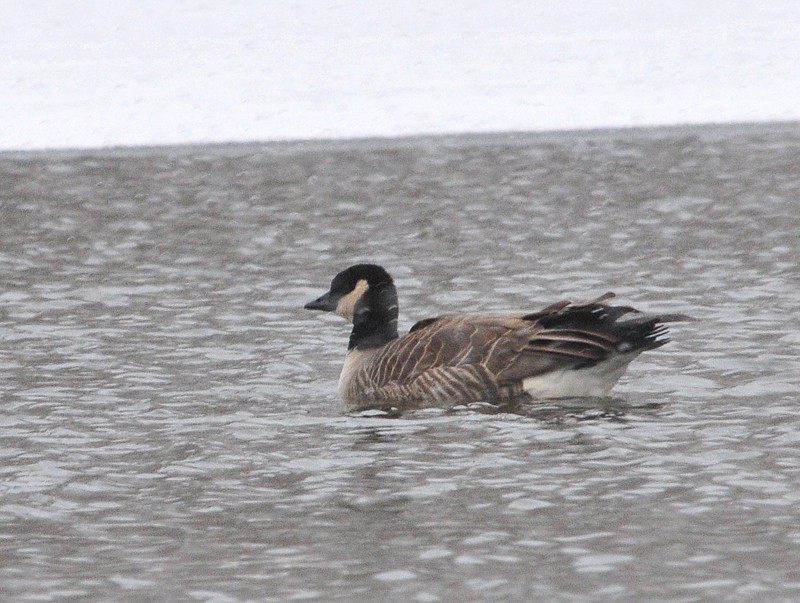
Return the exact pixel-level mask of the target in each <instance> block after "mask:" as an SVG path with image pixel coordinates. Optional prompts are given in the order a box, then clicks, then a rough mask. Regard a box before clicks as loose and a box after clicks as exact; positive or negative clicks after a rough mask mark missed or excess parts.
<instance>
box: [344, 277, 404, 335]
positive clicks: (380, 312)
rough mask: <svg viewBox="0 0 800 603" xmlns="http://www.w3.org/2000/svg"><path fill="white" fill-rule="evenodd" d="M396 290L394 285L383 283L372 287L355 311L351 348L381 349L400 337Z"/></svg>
mask: <svg viewBox="0 0 800 603" xmlns="http://www.w3.org/2000/svg"><path fill="white" fill-rule="evenodd" d="M397 317H398V304H397V289H395V287H394V285H393V284H387V283H382V284H380V285H378V286H377V287H376V288H372V287H370V288H369V289H368V290H367V292H366V293H365V294H364V297H362V298H361V299H360V300H359V302H358V303H357V304H356V307H355V309H354V313H353V331H352V332H351V333H350V343H349V345H348V346H347V349H348V350H352V349H354V348H358V349H360V350H364V349H369V348H379V347H381V346H383V345H386V344H387V343H389V342H390V341H392V340H393V339H397Z"/></svg>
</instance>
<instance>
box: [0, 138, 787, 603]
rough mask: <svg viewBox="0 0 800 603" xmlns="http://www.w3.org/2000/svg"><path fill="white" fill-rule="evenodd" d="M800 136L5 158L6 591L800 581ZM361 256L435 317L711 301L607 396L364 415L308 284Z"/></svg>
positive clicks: (609, 587)
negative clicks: (579, 304) (313, 313)
mask: <svg viewBox="0 0 800 603" xmlns="http://www.w3.org/2000/svg"><path fill="white" fill-rule="evenodd" d="M798 157H800V131H798V129H797V128H796V127H794V126H763V127H762V126H759V127H748V128H733V127H731V128H685V129H671V130H653V131H621V132H606V133H573V134H547V135H535V136H534V135H531V136H523V135H504V136H485V137H452V138H432V139H409V140H401V141H359V142H333V143H299V144H271V145H255V144H254V145H235V146H228V147H225V146H221V147H212V148H185V149H160V150H150V149H142V150H108V151H97V152H74V153H51V154H47V153H43V154H28V155H11V154H6V155H3V156H0V173H1V174H2V175H1V176H0V178H1V179H2V182H3V186H2V187H0V212H2V214H1V217H2V219H1V220H0V282H2V287H0V340H1V341H2V344H3V345H2V350H0V374H2V379H0V396H2V404H3V412H2V416H0V431H2V438H1V439H0V457H2V459H3V464H2V470H0V471H2V479H0V519H1V520H2V521H1V522H0V525H1V526H2V527H0V556H2V558H3V563H2V564H0V590H2V592H3V593H4V596H5V598H6V599H8V600H9V601H12V600H13V601H39V600H78V599H81V600H131V601H142V600H145V601H146V600H197V601H252V600H258V601H287V600H319V601H337V600H338V601H351V600H386V601H423V602H427V601H429V602H434V601H453V600H459V601H460V600H481V601H492V600H497V601H531V600H547V601H574V600H596V601H601V600H602V601H606V600H629V601H642V600H673V601H700V600H728V599H729V600H794V599H797V598H798V597H800V592H798V591H800V586H798V585H800V580H799V579H798V575H797V569H796V568H797V567H798V565H800V555H799V554H798V551H800V548H798V544H800V528H798V526H799V525H800V516H798V508H800V493H799V491H798V488H797V475H798V472H800V460H799V459H800V457H798V455H797V447H798V445H800V436H799V435H798V434H800V424H799V423H798V421H799V420H800V419H798V413H797V392H798V390H799V389H800V354H799V353H798V352H799V351H800V337H798V335H797V328H796V323H797V319H798V313H797V312H798V311H797V308H798V307H800V281H799V280H798V279H799V277H798V271H797V265H798V259H800V258H798V239H797V232H798V231H800V223H798V220H800V218H798V213H797V207H796V205H797V199H798V197H800V180H799V179H798V177H797V170H796V166H797V164H798ZM361 260H371V261H375V262H379V263H382V264H385V265H386V266H387V267H388V268H390V269H391V272H392V273H393V275H395V277H396V280H397V281H398V284H399V288H400V291H401V299H400V302H401V320H405V321H407V323H406V328H408V326H410V325H411V324H412V323H413V322H415V321H416V320H418V319H421V318H425V317H427V316H433V315H437V314H440V313H441V312H443V311H448V310H449V309H455V310H459V311H469V312H481V311H500V312H502V311H515V310H519V309H524V308H531V309H534V310H535V309H537V308H540V307H542V306H544V305H546V303H548V302H549V301H552V300H553V299H556V298H560V297H565V296H569V297H574V298H586V297H588V296H589V295H593V294H599V293H602V292H604V291H606V290H609V289H612V290H615V291H616V292H617V294H618V295H619V296H620V297H621V298H622V299H623V300H626V301H630V302H632V303H634V304H635V305H636V306H637V307H641V308H642V309H643V310H652V309H656V310H659V311H662V310H663V311H674V312H680V311H687V310H689V311H690V312H691V313H692V314H694V315H696V316H697V317H698V318H700V319H702V322H698V323H691V324H680V325H675V327H673V330H672V332H673V334H672V339H673V342H672V343H671V344H669V345H668V346H666V347H665V348H663V349H661V350H658V351H655V352H651V353H650V354H648V355H647V356H643V357H641V359H639V360H638V361H637V362H635V363H634V364H633V365H631V367H630V369H629V371H628V374H627V376H626V377H624V378H623V381H622V382H621V383H620V385H619V386H618V387H617V388H616V389H615V390H614V397H613V398H610V399H598V400H568V401H558V402H552V401H548V402H547V403H546V404H537V403H535V402H531V403H525V404H519V405H517V406H514V407H510V408H509V407H495V406H492V405H471V406H469V407H456V408H452V409H428V410H418V411H413V412H407V413H404V414H402V415H400V414H399V413H396V412H389V413H381V412H371V413H362V414H360V415H356V416H350V415H346V414H344V413H343V412H342V410H341V408H340V406H339V405H338V402H337V401H336V398H335V383H336V378H337V375H338V371H339V369H340V367H341V361H342V357H341V351H342V350H343V349H344V347H345V342H346V338H347V334H346V332H345V331H343V330H342V329H341V323H337V321H336V319H335V318H333V319H327V318H323V319H321V320H322V321H323V322H322V324H320V319H319V318H318V317H314V318H311V317H309V316H308V315H307V313H306V312H304V311H303V310H302V305H303V303H304V302H305V301H307V300H308V299H310V298H311V297H312V296H313V295H314V294H316V293H317V291H318V289H319V287H320V285H321V284H322V285H324V284H325V283H326V282H327V279H328V278H329V276H330V274H331V272H332V271H335V270H337V269H338V268H339V267H341V266H342V265H348V264H350V263H354V262H356V261H361ZM327 320H330V324H327V323H326V322H325V321H327ZM4 600H5V599H4Z"/></svg>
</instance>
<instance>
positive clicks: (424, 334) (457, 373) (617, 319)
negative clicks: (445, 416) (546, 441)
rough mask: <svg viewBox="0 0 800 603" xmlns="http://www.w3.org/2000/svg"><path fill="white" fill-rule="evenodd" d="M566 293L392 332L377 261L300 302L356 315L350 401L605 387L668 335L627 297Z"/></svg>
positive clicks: (496, 396)
mask: <svg viewBox="0 0 800 603" xmlns="http://www.w3.org/2000/svg"><path fill="white" fill-rule="evenodd" d="M612 297H614V294H613V293H606V294H605V295H603V296H601V297H598V298H597V299H594V300H592V301H588V302H583V303H572V302H571V301H568V300H565V301H560V302H557V303H554V304H551V305H549V306H547V307H546V308H544V309H543V310H540V311H539V312H533V313H530V314H518V315H488V314H448V315H444V316H439V317H437V318H428V319H426V320H422V321H420V322H418V323H416V324H415V325H414V326H413V327H411V330H410V331H409V333H408V334H407V335H404V336H402V337H398V334H397V317H398V303H397V290H396V289H395V286H394V282H393V281H392V278H391V277H390V276H389V274H388V273H387V272H386V270H384V269H383V268H382V267H380V266H376V265H374V264H357V265H355V266H351V267H350V268H348V269H347V270H344V271H342V272H340V273H339V274H337V275H336V277H335V278H334V279H333V281H332V282H331V288H330V291H328V292H327V293H325V294H324V295H323V296H321V297H320V298H319V299H316V300H314V301H312V302H309V303H308V304H306V305H305V308H306V309H308V310H323V311H325V312H334V313H336V314H338V315H339V316H341V317H343V318H345V319H347V320H349V321H350V322H352V323H353V330H352V332H351V334H350V343H349V345H348V350H347V355H346V356H345V361H344V367H343V369H342V373H341V376H340V378H339V388H338V390H339V395H340V396H341V398H342V400H343V401H344V403H345V405H346V406H347V408H348V410H351V411H352V410H361V409H365V408H370V407H381V406H384V407H385V406H390V405H395V406H402V407H404V408H409V407H422V406H443V405H455V404H465V403H470V402H478V401H488V402H493V403H508V402H512V401H515V400H518V399H524V398H527V397H530V398H534V399H542V398H564V397H582V396H606V395H608V392H609V391H610V390H611V388H612V387H613V385H614V384H615V383H616V382H617V381H618V380H619V378H620V377H621V376H622V374H623V373H624V372H625V369H626V368H627V366H628V364H629V363H630V362H631V361H632V360H633V359H634V358H636V356H638V355H639V354H640V353H641V352H643V351H645V350H652V349H655V348H658V347H660V346H662V345H664V344H665V343H667V341H669V340H668V339H667V338H666V334H667V326H666V324H664V323H667V322H673V321H678V320H691V318H690V317H687V316H684V315H678V314H662V315H658V316H650V315H645V314H642V313H640V312H639V311H638V310H635V309H634V308H631V307H629V306H612V305H609V304H606V303H604V302H605V301H607V300H608V299H610V298H612Z"/></svg>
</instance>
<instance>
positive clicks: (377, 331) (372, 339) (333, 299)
mask: <svg viewBox="0 0 800 603" xmlns="http://www.w3.org/2000/svg"><path fill="white" fill-rule="evenodd" d="M304 307H305V309H306V310H322V311H323V312H333V313H334V314H337V315H339V316H341V317H342V318H344V319H345V320H347V321H349V322H351V323H353V332H352V333H351V335H350V349H352V348H367V347H378V346H381V345H384V344H385V343H387V342H388V341H390V340H392V339H396V338H397V317H398V304H397V289H396V288H395V286H394V281H393V280H392V277H391V276H389V273H388V272H386V270H384V269H383V268H382V267H381V266H377V265H375V264H356V265H355V266H350V267H349V268H347V269H346V270H343V271H342V272H340V273H339V274H337V275H336V276H335V277H333V280H332V281H331V288H330V290H328V292H327V293H325V294H324V295H321V296H320V297H318V298H317V299H315V300H314V301H311V302H309V303H307V304H306V305H305V306H304Z"/></svg>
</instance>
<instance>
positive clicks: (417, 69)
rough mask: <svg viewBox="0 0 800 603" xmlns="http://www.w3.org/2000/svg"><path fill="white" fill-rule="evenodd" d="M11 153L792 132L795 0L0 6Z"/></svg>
mask: <svg viewBox="0 0 800 603" xmlns="http://www.w3.org/2000/svg"><path fill="white" fill-rule="evenodd" d="M1 14H2V18H0V53H2V61H0V149H20V150H24V149H35V148H64V147H97V146H109V145H153V144H171V143H183V142H217V141H248V140H276V139H297V138H339V137H360V136H400V135H408V134H423V133H447V132H487V131H505V130H519V131H532V130H554V129H574V128H593V127H615V126H637V125H661V124H684V123H707V122H745V121H775V120H798V119H800V68H798V65H799V64H800V2H797V1H796V0H739V1H736V0H707V1H703V0H693V1H688V0H670V1H669V2H642V1H641V0H606V1H604V2H589V1H586V0H559V1H543V0H542V1H540V0H508V1H504V0H496V1H493V2H489V1H488V0H484V1H477V0H372V1H365V0H338V1H336V2H333V1H330V2H323V1H315V0H297V1H294V2H290V1H288V0H267V1H263V0H262V1H259V0H240V1H238V2H236V1H227V2H214V1H212V0H176V1H174V2H164V1H163V0H113V1H109V2H102V1H100V0H38V1H37V0H34V1H31V0H29V1H22V0H20V1H13V0H2V13H1Z"/></svg>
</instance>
